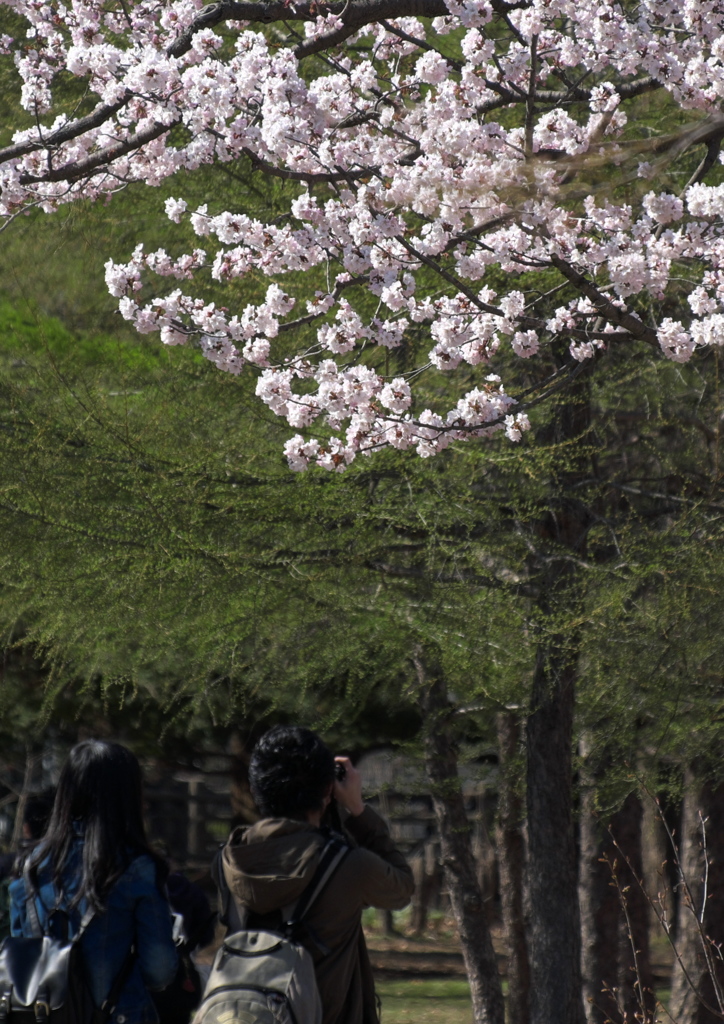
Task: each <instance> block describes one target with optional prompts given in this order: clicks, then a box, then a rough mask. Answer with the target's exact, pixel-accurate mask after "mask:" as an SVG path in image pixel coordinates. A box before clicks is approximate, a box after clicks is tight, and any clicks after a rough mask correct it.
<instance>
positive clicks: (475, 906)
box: [413, 649, 505, 1024]
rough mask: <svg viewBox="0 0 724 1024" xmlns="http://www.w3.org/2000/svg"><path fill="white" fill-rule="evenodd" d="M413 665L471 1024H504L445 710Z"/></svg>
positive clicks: (427, 671) (436, 679)
mask: <svg viewBox="0 0 724 1024" xmlns="http://www.w3.org/2000/svg"><path fill="white" fill-rule="evenodd" d="M413 663H414V666H415V670H416V672H417V678H418V681H419V684H420V689H419V694H420V698H419V699H420V706H421V709H422V712H423V715H424V743H425V767H426V770H427V776H428V779H429V782H430V786H431V790H432V798H433V805H434V808H435V816H436V818H437V825H438V829H439V832H440V847H441V852H442V863H443V870H444V874H445V883H446V885H447V888H448V892H449V894H450V904H451V906H452V912H453V915H454V917H455V922H456V924H457V927H458V931H459V933H460V943H461V946H462V952H463V959H464V961H465V969H466V971H467V975H468V979H469V981H470V994H471V997H472V1004H473V1021H474V1024H505V1012H504V1007H503V990H502V988H501V985H500V977H499V975H498V969H497V964H496V960H495V951H494V949H493V943H492V939H491V937H490V931H489V929H488V924H487V921H486V914H485V905H484V902H483V894H482V892H481V890H480V885H479V884H478V880H477V871H476V865H475V859H474V857H473V848H472V838H471V830H470V824H469V822H468V818H467V815H466V813H465V803H464V800H463V792H462V786H461V784H460V777H459V775H458V767H457V752H456V749H455V744H454V739H453V730H452V723H451V717H450V712H451V707H450V704H449V701H448V695H447V687H446V685H445V680H444V678H443V676H442V672H441V671H440V669H439V667H438V666H437V665H436V664H435V663H434V662H433V661H431V660H428V659H427V658H426V656H425V654H424V653H423V651H422V650H421V649H419V650H418V651H416V652H415V654H414V656H413Z"/></svg>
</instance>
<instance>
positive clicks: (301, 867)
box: [222, 818, 325, 914]
mask: <svg viewBox="0 0 724 1024" xmlns="http://www.w3.org/2000/svg"><path fill="white" fill-rule="evenodd" d="M324 845H325V838H324V836H323V835H322V833H321V832H320V831H319V830H318V829H316V828H315V827H314V825H309V824H308V823H307V822H302V821H292V820H291V819H290V818H264V819H263V820H262V821H258V822H256V824H255V825H252V826H251V827H250V828H237V829H235V830H234V831H233V832H232V834H231V837H230V838H229V841H228V843H227V844H226V846H225V847H224V849H223V852H222V865H223V870H224V877H225V879H226V884H227V885H228V886H229V890H230V892H231V895H232V896H233V897H234V899H235V900H236V901H237V902H238V903H240V904H242V906H245V907H248V908H249V910H251V911H253V912H254V913H255V914H268V913H269V912H270V911H272V910H279V909H280V908H281V907H286V906H287V905H288V904H289V903H293V902H294V901H295V900H297V899H298V898H299V897H300V896H301V895H302V893H303V892H304V890H305V888H306V887H307V885H308V884H309V883H310V882H311V880H312V877H313V876H314V872H315V870H316V867H317V864H318V862H319V856H320V854H321V852H322V850H323V848H324Z"/></svg>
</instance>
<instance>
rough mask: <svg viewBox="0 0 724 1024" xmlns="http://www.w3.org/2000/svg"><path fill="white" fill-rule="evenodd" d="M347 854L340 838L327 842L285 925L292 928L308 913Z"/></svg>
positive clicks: (344, 844) (336, 837)
mask: <svg viewBox="0 0 724 1024" xmlns="http://www.w3.org/2000/svg"><path fill="white" fill-rule="evenodd" d="M349 852H350V848H349V846H347V844H346V843H345V841H344V840H343V839H342V837H341V836H336V835H333V836H331V837H330V838H329V839H328V840H327V843H326V845H325V847H324V849H323V850H322V855H321V856H320V858H319V864H317V870H316V871H315V872H314V875H313V876H312V880H311V882H310V883H309V885H308V886H307V887H306V889H305V890H304V892H303V893H302V895H301V896H300V897H299V899H298V900H297V903H296V906H295V907H294V910H293V911H292V914H291V916H290V917H289V920H288V921H287V922H286V923H287V925H292V926H293V925H296V924H298V923H299V922H300V921H301V920H302V918H303V917H304V916H305V914H307V913H308V912H309V910H310V908H311V907H312V906H313V904H314V903H316V901H317V900H318V899H319V897H320V896H321V895H322V893H323V892H324V890H325V889H326V888H327V886H328V885H329V883H330V881H331V880H332V876H333V875H334V874H335V872H336V871H337V869H338V868H339V866H340V865H341V863H342V861H343V860H344V859H345V857H346V856H347V854H348V853H349Z"/></svg>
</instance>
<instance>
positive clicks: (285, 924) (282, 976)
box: [193, 837, 349, 1024]
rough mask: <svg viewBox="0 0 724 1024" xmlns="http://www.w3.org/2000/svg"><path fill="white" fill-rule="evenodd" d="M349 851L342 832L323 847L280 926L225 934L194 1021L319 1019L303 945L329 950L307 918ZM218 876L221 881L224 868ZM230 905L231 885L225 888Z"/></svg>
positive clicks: (300, 1022) (305, 1022) (306, 1022)
mask: <svg viewBox="0 0 724 1024" xmlns="http://www.w3.org/2000/svg"><path fill="white" fill-rule="evenodd" d="M348 853H349V847H348V846H347V845H346V844H345V843H344V842H343V840H342V839H340V838H338V837H333V838H331V839H330V840H329V841H328V842H327V844H326V846H325V847H324V849H323V850H322V854H321V857H320V859H319V865H318V866H317V870H316V871H315V873H314V877H313V878H312V880H311V882H310V883H309V885H308V886H307V888H306V889H305V890H304V892H303V893H302V895H301V896H300V897H299V899H298V901H297V904H296V907H295V908H294V910H293V911H292V912H291V913H290V914H289V915H283V916H282V915H281V914H280V923H279V928H278V929H277V928H275V929H274V930H273V931H271V930H262V929H259V930H256V929H253V928H250V927H248V923H247V927H246V928H244V929H243V930H242V931H238V932H236V933H235V934H233V935H229V936H227V938H226V939H225V940H224V942H223V944H222V946H221V948H220V949H219V951H218V953H217V954H216V959H215V960H214V965H213V967H212V968H211V974H210V975H209V980H208V982H207V984H206V992H205V994H204V999H203V1002H202V1003H201V1005H200V1006H199V1008H198V1011H197V1012H196V1016H195V1017H194V1021H193V1024H226V1022H227V1021H249V1022H251V1021H253V1022H254V1024H321V1021H322V1004H321V1000H320V998H319V990H318V989H317V979H316V976H315V973H314V961H313V960H312V956H311V953H309V951H308V950H307V949H306V948H305V945H309V944H312V945H314V946H316V947H317V949H318V950H319V951H320V952H321V953H322V955H325V954H326V953H329V950H328V949H325V948H324V946H322V944H321V943H320V942H319V941H318V940H317V939H316V937H315V936H314V935H313V934H312V933H311V930H310V929H309V928H307V927H306V925H305V923H304V917H305V915H306V913H307V911H308V910H309V909H310V907H311V906H312V904H313V903H314V902H315V901H316V900H317V898H318V897H319V896H320V895H321V894H322V892H323V891H324V889H325V888H326V886H327V883H328V882H329V881H330V879H331V878H332V875H333V874H334V873H335V871H336V870H337V868H338V867H339V866H340V864H341V863H342V861H343V860H344V858H345V857H346V856H347V854H348ZM218 876H219V877H220V878H221V880H222V881H223V872H219V873H218ZM220 895H221V905H222V908H224V909H226V906H227V904H228V896H229V893H228V889H227V891H226V893H224V892H223V891H222V893H221V894H220Z"/></svg>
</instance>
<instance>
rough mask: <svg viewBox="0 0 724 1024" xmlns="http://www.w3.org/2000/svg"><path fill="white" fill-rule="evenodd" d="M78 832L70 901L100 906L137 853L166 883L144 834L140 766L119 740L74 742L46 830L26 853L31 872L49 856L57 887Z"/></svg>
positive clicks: (164, 872)
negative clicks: (79, 855) (75, 882)
mask: <svg viewBox="0 0 724 1024" xmlns="http://www.w3.org/2000/svg"><path fill="white" fill-rule="evenodd" d="M79 836H82V838H83V840H84V841H83V859H82V868H81V877H80V883H79V886H78V891H77V893H76V894H75V895H74V897H73V901H72V905H75V906H77V905H78V904H79V903H80V901H81V900H83V899H85V900H87V902H88V904H89V906H90V907H92V908H93V910H94V911H96V912H98V911H102V910H103V909H104V908H105V902H106V898H107V896H108V893H109V892H110V890H111V887H112V886H113V884H114V882H116V881H117V880H118V878H119V877H120V876H121V875H122V874H123V872H124V871H125V870H126V868H127V867H128V865H129V864H130V862H131V861H132V860H133V859H134V858H135V857H137V856H139V854H142V853H145V854H148V855H149V856H150V857H152V859H153V860H154V862H155V864H156V881H157V884H158V885H159V887H160V886H161V885H163V883H164V882H165V880H166V875H167V874H168V869H167V867H166V865H165V863H164V861H163V860H162V859H161V858H160V857H158V856H157V854H155V853H154V852H153V851H152V850H151V848H150V847H149V845H148V840H147V839H146V829H145V826H144V824H143V777H142V775H141V766H140V765H139V763H138V759H137V758H136V757H135V755H134V754H132V753H131V751H130V750H127V749H126V747H123V746H121V744H120V743H108V742H106V741H105V740H84V741H83V742H82V743H78V744H77V745H76V746H75V747H73V749H72V750H71V752H70V754H69V755H68V760H67V761H66V762H65V764H64V766H63V770H62V771H61V773H60V780H59V782H58V790H57V792H56V795H55V803H54V804H53V812H52V814H51V816H50V821H49V823H48V830H47V832H46V834H45V837H44V838H43V840H42V842H41V843H39V844H38V847H37V848H36V849H35V851H34V852H33V854H32V855H31V861H30V870H31V872H32V873H33V874H36V873H37V868H38V865H39V864H40V863H41V862H44V861H46V860H49V862H50V866H51V870H52V874H53V881H54V882H55V885H56V887H57V888H58V889H59V890H62V876H63V871H64V868H65V867H66V865H67V863H68V860H69V857H70V855H71V851H72V849H73V847H74V844H75V842H76V840H77V839H78V837H79Z"/></svg>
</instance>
